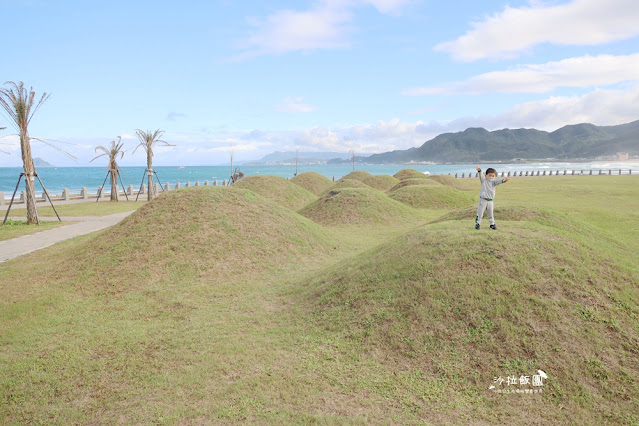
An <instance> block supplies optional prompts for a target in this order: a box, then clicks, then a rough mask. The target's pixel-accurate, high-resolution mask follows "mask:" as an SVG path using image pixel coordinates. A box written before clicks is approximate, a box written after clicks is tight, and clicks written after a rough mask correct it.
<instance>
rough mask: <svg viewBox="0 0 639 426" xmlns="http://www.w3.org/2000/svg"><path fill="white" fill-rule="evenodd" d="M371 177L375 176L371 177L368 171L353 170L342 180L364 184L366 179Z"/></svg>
mask: <svg viewBox="0 0 639 426" xmlns="http://www.w3.org/2000/svg"><path fill="white" fill-rule="evenodd" d="M371 176H373V175H371V174H370V173H369V172H367V171H366V170H353V171H352V172H350V173H349V174H347V175H346V176H344V177H343V178H342V179H355V180H359V181H362V182H364V181H365V180H366V179H368V178H370V177H371Z"/></svg>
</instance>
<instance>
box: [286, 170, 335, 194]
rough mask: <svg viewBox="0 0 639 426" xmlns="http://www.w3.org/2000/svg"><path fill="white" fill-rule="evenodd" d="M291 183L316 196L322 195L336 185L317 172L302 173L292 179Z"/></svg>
mask: <svg viewBox="0 0 639 426" xmlns="http://www.w3.org/2000/svg"><path fill="white" fill-rule="evenodd" d="M291 182H293V183H294V184H296V185H299V186H301V187H302V188H304V189H306V190H307V191H309V192H311V193H313V194H315V195H320V194H321V193H322V192H324V191H326V190H327V189H328V188H330V187H331V186H333V184H334V183H333V182H332V181H331V180H330V179H329V178H327V177H326V176H324V175H321V174H319V173H317V172H304V173H300V174H299V175H297V176H295V177H294V178H293V179H291Z"/></svg>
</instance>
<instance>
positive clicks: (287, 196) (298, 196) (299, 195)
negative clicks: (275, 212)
mask: <svg viewBox="0 0 639 426" xmlns="http://www.w3.org/2000/svg"><path fill="white" fill-rule="evenodd" d="M233 187H235V188H243V189H248V190H250V191H253V192H254V193H256V194H258V195H260V196H262V197H264V198H267V199H269V200H271V201H274V202H275V203H277V204H279V205H282V206H284V207H287V208H289V209H291V210H299V209H301V208H302V207H304V206H305V205H306V204H308V203H310V202H311V201H314V200H316V199H317V196H316V195H315V194H313V193H311V192H310V191H308V190H306V189H304V188H302V187H301V186H299V185H295V184H294V183H292V182H291V181H289V180H286V179H284V178H283V177H279V176H270V175H253V176H247V177H245V178H243V179H241V180H239V181H237V182H236V183H234V184H233Z"/></svg>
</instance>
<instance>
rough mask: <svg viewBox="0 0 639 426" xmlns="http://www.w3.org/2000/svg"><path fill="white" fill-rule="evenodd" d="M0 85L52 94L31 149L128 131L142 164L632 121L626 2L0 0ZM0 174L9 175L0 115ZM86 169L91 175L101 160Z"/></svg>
mask: <svg viewBox="0 0 639 426" xmlns="http://www.w3.org/2000/svg"><path fill="white" fill-rule="evenodd" d="M0 14H1V15H2V16H3V17H6V18H5V19H3V24H2V26H1V27H0V32H1V33H2V35H3V40H5V42H4V43H3V48H2V49H1V50H0V64H1V66H0V79H1V80H2V81H3V82H4V81H16V82H17V81H24V82H25V84H26V85H27V87H29V86H32V87H33V89H34V90H35V91H36V93H38V94H40V93H42V92H47V93H51V97H50V99H49V100H48V101H47V102H46V104H45V105H44V106H43V107H42V108H41V109H40V110H39V111H38V113H37V115H36V116H35V118H34V119H33V121H32V123H31V130H30V133H31V136H33V137H39V138H44V139H46V140H50V141H57V142H51V143H54V144H55V145H56V146H58V147H59V148H63V149H65V150H67V151H69V152H70V153H72V154H74V155H75V156H76V157H77V160H76V161H73V160H71V159H68V158H66V157H65V156H64V155H62V154H60V153H59V152H57V151H55V150H53V149H52V148H50V147H48V146H47V145H46V144H43V143H41V142H34V143H33V152H34V156H36V157H42V158H45V159H47V160H48V161H50V162H52V163H54V164H56V165H59V166H64V165H68V166H85V165H89V160H91V158H93V157H94V156H95V154H94V148H95V146H97V145H107V144H109V142H110V141H111V140H113V139H114V138H115V137H116V136H122V138H123V140H124V141H125V147H126V148H128V149H130V151H128V152H127V153H126V155H125V157H124V159H123V160H121V161H120V164H121V165H143V164H144V162H145V155H144V153H143V152H142V151H141V150H138V151H137V152H136V153H135V154H134V153H132V149H133V148H134V147H135V145H136V143H137V142H136V138H135V129H137V128H140V129H144V130H155V129H162V130H164V131H165V135H164V140H166V141H168V142H170V143H171V144H174V145H175V147H167V148H159V149H157V150H156V155H155V160H154V161H155V164H157V165H209V164H222V163H227V162H228V161H229V150H230V149H232V150H233V152H234V158H235V161H248V160H254V159H259V158H261V157H262V156H263V155H265V154H268V153H270V152H273V151H285V150H286V151H294V150H295V149H296V148H299V149H300V151H340V152H341V151H343V152H348V151H349V150H354V151H355V152H356V154H361V155H364V154H370V153H376V152H385V151H390V150H394V149H406V148H410V147H414V146H419V145H421V144H422V143H424V142H425V141H427V140H429V139H431V138H433V137H434V136H436V135H438V134H440V133H443V132H449V131H462V130H465V129H466V128H468V127H484V128H486V129H489V130H495V129H501V128H521V127H525V128H533V127H534V128H538V129H544V130H555V129H557V128H559V127H562V126H564V125H567V124H576V123H582V122H590V123H594V124H597V125H614V124H621V123H626V122H630V121H634V120H637V119H639V25H638V24H637V23H638V22H639V2H637V1H636V0H606V1H603V0H574V1H537V0H534V1H510V2H504V1H493V0H482V1H447V2H436V1H433V0H316V1H296V2H293V1H259V2H258V1H244V2H237V1H230V0H212V1H208V2H200V1H181V2H173V1H136V0H128V1H119V0H110V1H91V2H87V1H49V0H0ZM5 126H7V127H8V128H7V129H6V130H3V131H0V136H4V137H3V138H2V139H1V140H0V143H2V144H1V145H0V150H2V151H6V152H10V153H11V155H5V154H2V153H0V166H19V165H21V160H20V153H19V146H18V144H17V139H16V137H15V136H12V135H11V133H12V132H13V130H12V128H11V127H10V124H9V123H8V122H7V120H6V119H5V117H4V116H0V127H5ZM98 161H100V160H97V161H96V162H94V163H91V165H101V164H102V163H98Z"/></svg>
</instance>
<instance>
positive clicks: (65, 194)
mask: <svg viewBox="0 0 639 426" xmlns="http://www.w3.org/2000/svg"><path fill="white" fill-rule="evenodd" d="M635 174H636V171H635ZM448 175H449V176H453V177H455V178H458V179H467V178H478V177H479V173H478V172H468V173H466V172H464V173H455V174H454V175H453V174H451V173H448ZM602 175H605V176H611V175H632V169H600V170H592V169H588V170H524V171H509V172H498V173H497V176H498V177H532V176H535V177H536V176H602ZM332 180H333V182H335V181H336V180H338V178H336V177H335V176H333V179H332ZM228 184H229V181H228V180H226V179H224V180H221V181H219V180H212V181H210V180H206V181H203V182H201V181H196V182H194V183H192V182H184V183H182V182H176V183H175V184H170V183H164V184H163V185H162V187H160V186H159V185H158V184H155V190H156V193H157V192H161V191H162V190H164V191H171V190H174V189H180V188H188V187H191V186H227V185H228ZM92 190H93V188H91V190H90V189H89V188H87V187H84V188H81V189H68V188H65V189H63V190H62V192H61V193H60V194H53V193H52V192H51V191H49V197H50V198H51V200H52V201H73V200H78V201H81V200H85V201H89V200H96V199H97V198H98V196H99V198H100V199H101V200H109V199H110V197H111V191H110V190H109V187H108V186H105V187H104V188H95V191H92ZM146 192H147V186H146V184H142V185H141V187H140V188H137V189H135V188H134V186H133V185H129V186H128V187H127V188H126V194H125V192H124V191H123V190H122V188H119V193H118V196H119V198H120V200H122V199H126V197H131V198H130V199H135V197H137V196H138V195H143V194H146ZM10 195H11V194H7V193H5V192H0V206H4V205H7V204H9V202H10V201H11V197H10ZM5 197H8V198H5ZM25 199H26V191H21V192H20V194H19V195H18V194H16V197H15V199H14V200H13V203H14V204H24V202H25ZM36 201H38V202H46V201H47V197H46V194H45V193H44V191H40V195H39V196H37V197H36Z"/></svg>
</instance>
